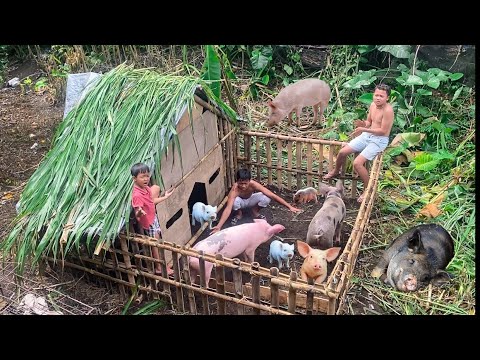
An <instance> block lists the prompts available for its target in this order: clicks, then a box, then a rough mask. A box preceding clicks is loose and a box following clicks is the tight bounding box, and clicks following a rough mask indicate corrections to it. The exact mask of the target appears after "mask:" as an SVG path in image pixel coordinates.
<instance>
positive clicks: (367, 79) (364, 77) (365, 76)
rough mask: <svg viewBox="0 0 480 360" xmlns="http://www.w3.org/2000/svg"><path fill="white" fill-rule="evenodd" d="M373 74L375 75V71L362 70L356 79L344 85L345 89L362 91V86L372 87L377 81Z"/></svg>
mask: <svg viewBox="0 0 480 360" xmlns="http://www.w3.org/2000/svg"><path fill="white" fill-rule="evenodd" d="M373 74H375V70H369V71H362V70H360V71H359V72H358V74H357V75H356V76H355V77H353V78H352V79H350V80H348V81H347V82H345V83H343V87H344V88H346V89H360V88H361V87H362V86H367V85H370V84H371V83H372V82H374V81H375V80H376V79H377V77H376V76H374V75H373Z"/></svg>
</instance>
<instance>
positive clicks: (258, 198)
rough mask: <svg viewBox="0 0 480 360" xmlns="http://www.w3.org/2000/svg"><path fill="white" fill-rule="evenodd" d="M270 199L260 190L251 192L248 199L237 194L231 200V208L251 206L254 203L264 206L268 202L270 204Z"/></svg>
mask: <svg viewBox="0 0 480 360" xmlns="http://www.w3.org/2000/svg"><path fill="white" fill-rule="evenodd" d="M270 201H271V199H270V198H269V197H268V196H266V195H264V194H263V193H261V192H257V193H253V194H252V196H250V197H249V198H248V199H242V198H241V197H239V196H237V197H236V198H235V201H234V202H233V210H234V211H235V210H238V209H245V208H251V207H254V206H255V205H258V206H260V207H266V206H267V205H268V204H270Z"/></svg>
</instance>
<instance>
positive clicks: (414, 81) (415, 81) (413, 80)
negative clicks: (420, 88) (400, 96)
mask: <svg viewBox="0 0 480 360" xmlns="http://www.w3.org/2000/svg"><path fill="white" fill-rule="evenodd" d="M405 85H423V80H422V79H421V78H420V77H419V76H417V75H409V76H408V79H407V81H406V82H405Z"/></svg>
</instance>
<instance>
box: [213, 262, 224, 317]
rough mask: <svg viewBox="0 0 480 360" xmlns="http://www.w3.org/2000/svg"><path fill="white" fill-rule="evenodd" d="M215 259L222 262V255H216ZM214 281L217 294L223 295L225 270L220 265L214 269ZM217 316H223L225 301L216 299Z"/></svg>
mask: <svg viewBox="0 0 480 360" xmlns="http://www.w3.org/2000/svg"><path fill="white" fill-rule="evenodd" d="M215 259H217V260H220V261H222V260H223V255H222V254H217V255H216V256H215ZM215 279H216V282H217V294H220V295H225V268H224V267H223V266H221V265H217V266H216V267H215ZM217 314H218V315H225V300H224V299H222V298H217Z"/></svg>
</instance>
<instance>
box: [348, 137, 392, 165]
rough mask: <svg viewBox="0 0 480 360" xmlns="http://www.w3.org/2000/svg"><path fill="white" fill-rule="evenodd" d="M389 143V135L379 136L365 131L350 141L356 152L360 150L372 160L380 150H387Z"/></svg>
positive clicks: (349, 144) (365, 156)
mask: <svg viewBox="0 0 480 360" xmlns="http://www.w3.org/2000/svg"><path fill="white" fill-rule="evenodd" d="M387 145H388V136H378V135H373V134H370V133H369V132H365V131H364V132H363V133H362V134H361V135H360V136H357V137H356V138H355V139H353V140H352V141H350V142H349V143H348V146H350V147H351V148H352V149H353V150H355V152H360V151H361V153H360V155H362V156H363V157H364V158H365V159H367V160H372V159H373V158H374V157H375V156H376V155H377V154H378V153H379V152H381V151H383V150H385V148H386V147H387Z"/></svg>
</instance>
